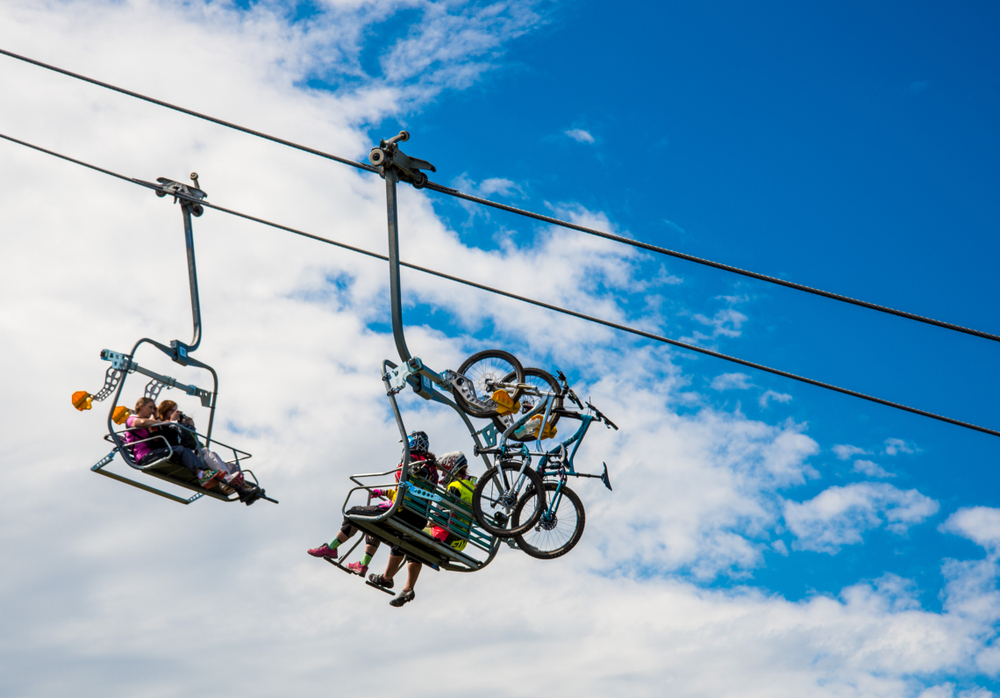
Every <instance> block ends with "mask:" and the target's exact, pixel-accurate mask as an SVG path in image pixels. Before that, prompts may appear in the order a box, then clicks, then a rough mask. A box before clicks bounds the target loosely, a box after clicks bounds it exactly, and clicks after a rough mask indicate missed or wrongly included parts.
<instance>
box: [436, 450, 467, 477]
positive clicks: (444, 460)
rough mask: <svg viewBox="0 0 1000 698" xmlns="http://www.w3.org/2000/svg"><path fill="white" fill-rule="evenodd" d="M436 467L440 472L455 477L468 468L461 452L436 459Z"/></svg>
mask: <svg viewBox="0 0 1000 698" xmlns="http://www.w3.org/2000/svg"><path fill="white" fill-rule="evenodd" d="M438 467H439V468H441V469H442V470H444V471H446V472H449V473H451V474H452V475H457V474H458V473H460V472H462V470H466V469H468V467H469V461H468V460H467V459H466V457H465V454H464V453H462V452H461V451H452V452H451V453H446V454H444V455H443V456H440V457H439V458H438Z"/></svg>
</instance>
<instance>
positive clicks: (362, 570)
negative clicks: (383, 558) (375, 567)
mask: <svg viewBox="0 0 1000 698" xmlns="http://www.w3.org/2000/svg"><path fill="white" fill-rule="evenodd" d="M347 569H349V570H350V571H351V572H354V574H358V575H361V576H362V577H364V576H365V574H366V573H367V572H368V565H362V564H361V563H360V562H352V563H351V564H349V565H348V566H347Z"/></svg>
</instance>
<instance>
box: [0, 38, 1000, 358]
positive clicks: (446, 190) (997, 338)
mask: <svg viewBox="0 0 1000 698" xmlns="http://www.w3.org/2000/svg"><path fill="white" fill-rule="evenodd" d="M0 54H2V55H5V56H8V57H10V58H14V59H17V60H19V61H24V62H25V63H30V64H32V65H35V66H38V67H40V68H45V69H46V70H51V71H54V72H56V73H60V74H62V75H66V76H68V77H71V78H76V79H77V80H82V81H84V82H88V83H90V84H92V85H97V86H98V87H104V88H106V89H109V90H112V91H114V92H119V93H121V94H124V95H128V96H129V97H135V98H136V99H141V100H144V101H146V102H150V103H151V104H156V105H158V106H161V107H166V108H167V109H172V110H174V111H178V112H181V113H182V114H187V115H189V116H194V117H196V118H199V119H204V120H205V121H210V122H212V123H214V124H218V125H220V126H225V127H226V128H231V129H234V130H236V131H241V132H243V133H246V134H248V135H251V136H256V137H258V138H263V139H264V140H268V141H272V142H274V143H278V144H279V145H284V146H287V147H289V148H295V149H297V150H301V151H303V152H305V153H309V154H311V155H317V156H319V157H322V158H326V159H328V160H333V161H335V162H339V163H341V164H344V165H350V166H351V167H355V168H357V169H360V170H365V171H367V172H374V173H378V168H377V167H374V166H372V165H369V164H367V163H363V162H357V161H355V160H351V159H349V158H343V157H340V156H337V155H332V154H330V153H326V152H324V151H322V150H317V149H316V148H310V147H309V146H305V145H301V144H299V143H295V142H293V141H289V140H285V139H284V138H278V137H277V136H271V135H269V134H266V133H263V132H261V131H256V130H254V129H251V128H247V127H245V126H240V125H238V124H234V123H232V122H230V121H225V120H223V119H219V118H216V117H213V116H209V115H207V114H203V113H201V112H197V111H194V110H193V109H187V108H185V107H181V106H178V105H176V104H171V103H170V102H166V101H164V100H161V99H156V98H155V97H149V96H147V95H143V94H140V93H138V92H133V91H132V90H127V89H125V88H123V87H118V86H116V85H112V84H110V83H106V82H102V81H100V80H96V79H94V78H90V77H87V76H85V75H80V74H79V73H74V72H72V71H69V70H66V69H64V68H59V67H56V66H54V65H50V64H48V63H43V62H42V61H38V60H35V59H33V58H28V57H27V56H22V55H19V54H17V53H14V52H12V51H7V50H6V49H2V48H0ZM8 140H11V139H8ZM424 188H426V189H430V190H432V191H436V192H438V193H441V194H445V195H447V196H454V197H456V198H459V199H464V200H466V201H470V202H472V203H476V204H480V205H483V206H490V207H492V208H495V209H498V210H500V211H506V212H508V213H513V214H516V215H519V216H525V217H527V218H533V219H535V220H538V221H541V222H543V223H549V224H550V225H557V226H561V227H563V228H568V229H570V230H576V231H578V232H581V233H585V234H587V235H594V236H597V237H601V238H605V239H607V240H612V241H614V242H619V243H621V244H624V245H629V246H631V247H635V248H638V249H642V250H646V251H647V252H654V253H657V254H662V255H666V256H669V257H675V258H677V259H683V260H685V261H688V262H693V263H695V264H701V265H703V266H707V267H711V268H714V269H720V270H722V271H727V272H731V273H733V274H739V275H741V276H746V277H749V278H752V279H757V280H759V281H765V282H767V283H771V284H775V285H778V286H784V287H786V288H791V289H794V290H796V291H804V292H806V293H811V294H813V295H816V296H822V297H824V298H829V299H831V300H835V301H840V302H842V303H849V304H851V305H856V306H859V307H862V308H868V309H869V310H875V311H878V312H880V313H886V314H888V315H894V316H896V317H901V318H904V319H907V320H915V321H917V322H922V323H924V324H927V325H933V326H935V327H941V328H943V329H946V330H952V331H954V332H962V333H964V334H968V335H972V336H974V337H980V338H982V339H989V340H992V341H994V342H1000V335H996V334H991V333H989V332H983V331H982V330H976V329H972V328H968V327H963V326H961V325H956V324H954V323H950V322H944V321H942V320H935V319H933V318H929V317H925V316H923V315H917V314H915V313H909V312H906V311H904V310H896V309H894V308H890V307H888V306H884V305H879V304H877V303H871V302H869V301H863V300H859V299H857V298H852V297H850V296H845V295H842V294H839V293H832V292H830V291H824V290H822V289H818V288H813V287H812V286H806V285H804V284H799V283H795V282H794V281H786V280H785V279H779V278H777V277H774V276H768V275H767V274H761V273H759V272H755V271H749V270H746V269H741V268H739V267H734V266H732V265H729V264H723V263H721V262H714V261H712V260H709V259H704V258H702V257H696V256H694V255H690V254H687V253H684V252H677V251H675V250H670V249H668V248H665V247H660V246H658V245H653V244H650V243H647V242H642V241H639V240H634V239H632V238H627V237H624V236H621V235H615V234H613V233H608V232H605V231H602V230H596V229H594V228H588V227H586V226H582V225H578V224H576V223H571V222H569V221H564V220H560V219H558V218H553V217H551V216H545V215H542V214H540V213H534V212H532V211H527V210H525V209H520V208H517V207H515V206H508V205H507V204H501V203H499V202H496V201H490V200H489V199H484V198H481V197H478V196H473V195H471V194H465V193H463V192H460V191H457V190H455V189H451V188H450V187H446V186H444V185H441V184H437V183H435V182H430V181H428V182H427V183H426V185H424Z"/></svg>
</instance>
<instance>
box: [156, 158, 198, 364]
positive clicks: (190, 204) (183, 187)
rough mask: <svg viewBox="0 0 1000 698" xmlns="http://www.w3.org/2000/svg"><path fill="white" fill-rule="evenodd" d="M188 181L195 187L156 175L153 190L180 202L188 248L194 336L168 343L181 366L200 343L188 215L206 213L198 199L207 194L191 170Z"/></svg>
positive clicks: (194, 267) (185, 241)
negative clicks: (188, 339) (156, 186)
mask: <svg viewBox="0 0 1000 698" xmlns="http://www.w3.org/2000/svg"><path fill="white" fill-rule="evenodd" d="M191 180H192V181H193V182H194V186H191V185H188V184H183V183H181V182H175V181H173V180H172V179H167V178H166V177H157V178H156V181H157V182H159V183H160V186H159V188H157V189H156V195H157V196H159V197H164V196H167V195H171V196H173V197H174V203H179V204H180V205H181V215H182V216H183V218H184V243H185V247H186V251H187V264H188V284H189V285H190V287H191V319H192V324H193V325H194V336H193V338H192V339H191V342H190V343H188V344H184V343H183V342H181V341H180V340H176V339H175V340H173V341H172V342H171V343H170V346H171V347H172V348H173V350H174V361H176V362H177V363H179V364H181V365H186V361H187V358H188V357H187V355H188V354H189V353H191V352H193V351H195V350H196V349H197V348H198V345H199V344H201V303H200V301H199V297H198V270H197V268H196V266H195V261H194V228H193V226H192V224H191V217H192V216H194V217H196V218H197V217H198V216H200V215H201V214H203V213H204V212H205V207H204V206H202V205H201V204H200V203H199V202H200V201H201V200H202V199H205V198H206V197H207V196H208V195H207V194H206V193H205V192H204V191H202V190H201V189H199V188H198V173H197V172H192V173H191Z"/></svg>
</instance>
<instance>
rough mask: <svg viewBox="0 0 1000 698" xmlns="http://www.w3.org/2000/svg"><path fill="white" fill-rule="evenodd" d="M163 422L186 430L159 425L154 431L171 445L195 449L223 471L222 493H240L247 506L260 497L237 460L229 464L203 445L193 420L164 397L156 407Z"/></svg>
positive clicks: (214, 466) (209, 462)
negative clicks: (177, 425)
mask: <svg viewBox="0 0 1000 698" xmlns="http://www.w3.org/2000/svg"><path fill="white" fill-rule="evenodd" d="M156 412H157V414H158V415H159V417H160V420H161V421H165V422H174V423H176V424H179V425H181V426H183V427H187V428H186V429H180V428H176V427H174V428H172V429H165V428H163V427H160V428H159V430H158V431H156V432H154V433H157V434H162V435H163V436H164V437H165V438H166V439H167V440H168V441H170V443H171V445H173V444H179V445H181V446H184V447H185V448H189V449H191V450H192V451H194V452H195V453H196V454H198V456H200V457H201V459H202V460H203V461H204V462H205V466H206V467H208V468H210V469H211V468H214V469H216V470H219V471H221V472H222V479H221V480H220V482H219V485H218V487H219V489H220V490H221V491H222V493H223V494H232V493H233V492H234V491H235V492H236V493H237V494H238V496H239V498H240V501H241V502H243V503H244V504H246V505H248V506H249V505H250V504H253V503H254V502H255V501H256V500H257V499H258V498H259V496H260V488H258V487H256V486H254V485H252V484H251V483H249V482H247V481H246V480H244V478H243V471H242V470H241V469H240V465H239V463H238V462H233V463H227V462H226V461H225V460H223V459H222V458H221V457H220V456H219V454H217V453H216V452H215V451H211V450H209V449H208V448H203V447H202V445H201V442H200V441H199V439H198V437H197V434H196V433H195V426H194V420H193V419H191V418H190V417H188V416H187V415H186V414H184V413H183V412H181V411H180V409H179V408H178V407H177V403H176V402H174V401H173V400H164V401H162V402H161V403H160V406H159V407H158V408H157V409H156Z"/></svg>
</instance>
